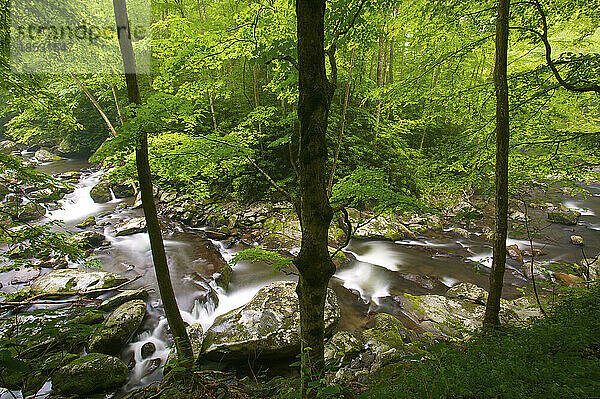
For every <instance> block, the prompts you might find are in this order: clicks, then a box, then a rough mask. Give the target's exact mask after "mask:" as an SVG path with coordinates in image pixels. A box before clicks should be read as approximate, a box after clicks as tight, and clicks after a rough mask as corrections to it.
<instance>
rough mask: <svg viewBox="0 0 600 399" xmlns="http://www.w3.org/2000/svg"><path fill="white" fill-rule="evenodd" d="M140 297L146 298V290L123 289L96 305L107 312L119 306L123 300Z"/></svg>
mask: <svg viewBox="0 0 600 399" xmlns="http://www.w3.org/2000/svg"><path fill="white" fill-rule="evenodd" d="M135 299H140V300H142V301H145V300H147V299H148V291H146V290H141V289H140V290H123V291H121V292H120V293H118V294H117V295H115V296H113V297H112V298H108V299H107V300H105V301H104V302H102V303H101V304H100V306H98V309H99V310H102V311H104V312H108V311H109V310H112V309H115V308H116V307H119V306H121V305H122V304H124V303H125V302H129V301H133V300H135Z"/></svg>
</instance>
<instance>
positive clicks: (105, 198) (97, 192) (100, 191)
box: [90, 181, 112, 204]
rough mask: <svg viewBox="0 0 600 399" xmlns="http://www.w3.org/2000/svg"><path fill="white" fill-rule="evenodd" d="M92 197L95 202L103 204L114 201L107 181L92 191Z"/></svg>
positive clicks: (97, 185)
mask: <svg viewBox="0 0 600 399" xmlns="http://www.w3.org/2000/svg"><path fill="white" fill-rule="evenodd" d="M90 197H92V199H93V200H94V202H96V203H99V204H103V203H105V202H109V201H110V200H112V194H111V193H110V184H109V183H108V182H106V181H101V182H100V183H98V184H96V185H95V186H94V187H92V189H91V190H90Z"/></svg>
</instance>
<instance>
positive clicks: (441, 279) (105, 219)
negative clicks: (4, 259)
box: [0, 160, 600, 398]
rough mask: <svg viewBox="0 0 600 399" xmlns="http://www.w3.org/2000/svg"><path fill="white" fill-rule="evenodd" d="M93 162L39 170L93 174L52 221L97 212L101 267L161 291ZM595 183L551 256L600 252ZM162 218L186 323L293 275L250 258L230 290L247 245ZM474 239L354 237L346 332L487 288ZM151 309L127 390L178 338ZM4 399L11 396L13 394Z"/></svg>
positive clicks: (124, 203)
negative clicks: (412, 297)
mask: <svg viewBox="0 0 600 399" xmlns="http://www.w3.org/2000/svg"><path fill="white" fill-rule="evenodd" d="M88 167H89V165H87V164H86V163H85V162H83V161H73V160H62V161H57V162H52V163H49V164H45V165H41V166H40V167H39V169H40V170H42V171H44V172H47V173H62V172H66V171H70V170H82V171H83V172H84V173H83V175H82V178H81V179H80V181H79V183H78V185H77V188H76V189H75V191H74V192H73V193H71V194H68V195H67V196H66V197H65V198H64V199H63V200H61V202H60V208H59V209H56V210H54V211H51V212H50V213H49V215H48V218H49V219H54V220H62V221H63V222H64V226H63V228H64V229H66V230H70V231H77V230H78V229H77V228H76V227H75V225H77V224H78V223H80V222H82V221H83V220H84V219H85V218H86V217H88V216H90V215H94V216H95V217H96V220H97V225H96V226H95V227H94V229H96V230H98V231H101V232H102V233H103V234H104V235H105V236H106V240H107V241H108V243H109V244H110V245H106V246H102V247H100V248H98V249H96V250H95V252H94V255H95V256H96V257H97V258H98V259H100V261H101V263H102V269H103V270H106V271H111V272H115V273H119V274H122V275H124V276H127V277H129V278H134V277H137V276H141V277H139V278H138V279H137V280H136V281H135V282H134V283H132V284H131V286H130V287H128V288H136V287H149V288H155V287H156V277H155V274H154V269H153V265H152V259H151V253H150V243H149V240H148V237H147V235H146V234H145V233H139V234H133V235H129V236H123V237H117V236H115V231H114V227H113V226H114V225H115V224H117V223H119V222H120V221H124V220H128V219H130V218H132V217H138V216H142V215H143V213H142V211H141V210H140V209H133V208H132V207H131V205H132V200H131V199H128V200H118V199H113V200H112V201H110V202H108V203H105V204H97V203H94V202H93V201H92V199H91V198H90V195H89V193H90V190H91V188H92V187H93V186H94V185H95V184H96V183H98V181H99V179H100V178H101V172H99V171H92V170H89V169H88ZM588 188H589V190H590V191H591V193H592V195H591V196H590V197H587V198H582V199H576V200H575V199H569V200H567V201H565V205H567V206H569V207H571V208H577V209H578V210H579V211H580V212H581V213H582V217H581V219H580V223H579V225H577V226H571V227H568V226H559V225H551V226H550V227H549V228H547V229H546V230H544V231H543V234H542V236H541V237H536V238H535V239H534V246H535V247H536V248H541V249H543V250H544V252H545V253H546V254H547V255H546V256H544V257H542V258H541V260H542V261H546V262H551V261H560V262H576V261H578V260H579V259H581V257H582V254H581V250H580V249H579V248H577V247H574V246H571V245H569V244H568V237H569V236H570V235H571V234H578V235H581V236H583V237H584V240H585V241H586V246H585V248H586V251H588V252H589V253H588V254H587V255H588V256H591V255H596V254H598V253H599V252H600V240H599V239H598V236H599V234H598V230H600V218H598V216H597V215H600V198H598V197H599V196H600V187H599V186H590V187H588ZM162 222H163V228H164V230H165V231H166V233H165V237H164V238H165V248H166V252H167V257H168V261H169V267H170V272H171V278H172V281H173V285H174V290H175V294H176V297H177V301H178V304H179V307H180V310H181V314H182V316H183V319H184V321H185V322H186V323H188V324H190V325H192V324H196V323H199V324H201V325H202V328H203V329H204V331H206V329H208V328H209V327H210V326H211V325H212V323H213V322H214V320H215V318H216V317H218V316H219V315H222V314H224V313H226V312H228V311H230V310H232V309H235V308H237V307H239V306H242V305H244V304H245V303H247V302H248V301H250V299H251V298H252V297H253V296H254V294H255V293H256V292H257V291H258V290H259V289H260V288H261V287H263V286H265V285H266V284H268V283H270V282H272V281H276V280H283V279H290V278H293V277H292V276H284V275H274V274H273V273H272V269H271V268H270V267H269V266H267V265H264V264H250V263H246V262H242V263H240V264H238V265H237V266H236V267H235V268H234V271H233V273H232V274H231V282H230V285H229V287H228V289H227V290H223V289H222V288H220V287H218V286H217V285H216V284H215V282H214V279H213V275H214V274H215V273H217V272H218V269H219V267H220V266H219V265H220V264H222V262H223V259H224V260H225V261H226V260H228V259H230V258H231V256H232V254H233V253H235V252H236V251H238V250H240V249H242V248H244V247H243V246H234V247H232V248H229V249H227V248H225V246H224V245H223V244H222V243H221V242H218V241H212V240H209V239H207V238H206V237H205V236H204V234H203V232H202V229H191V228H187V227H184V226H182V225H179V224H177V223H173V222H170V221H167V220H163V221H162ZM472 236H473V238H472V239H466V238H460V239H457V238H456V237H451V236H449V235H448V236H445V237H441V238H435V239H434V238H426V237H420V238H417V239H413V240H402V241H397V242H389V241H369V240H352V241H351V243H350V245H349V246H348V247H347V248H346V249H345V250H344V251H345V252H346V254H348V255H349V257H350V259H353V260H352V261H350V262H347V263H345V264H344V265H342V266H341V267H339V268H338V270H337V272H336V274H335V275H334V277H333V278H332V280H331V287H332V288H333V289H334V290H335V291H336V294H337V295H338V299H339V302H340V306H341V308H342V320H341V322H340V326H339V328H342V329H347V330H350V331H353V330H356V329H360V328H363V327H364V325H365V324H366V320H367V319H368V316H369V314H370V313H372V312H378V311H386V312H390V313H394V312H397V311H398V309H396V308H395V306H396V305H395V301H393V300H392V299H393V297H394V296H397V295H401V294H402V293H411V294H416V295H419V294H426V293H437V294H443V293H444V292H445V291H446V290H447V289H448V288H449V287H451V286H453V285H455V284H458V283H459V282H472V283H475V284H477V285H479V286H482V287H484V288H487V286H488V278H487V272H488V268H489V266H490V264H491V254H492V248H491V244H490V243H489V242H486V241H484V240H483V239H481V238H480V237H478V236H477V234H473V235H472ZM509 244H517V245H518V246H519V247H520V248H521V249H525V248H527V247H528V246H529V241H527V240H517V239H510V240H509ZM43 272H44V271H43ZM5 274H6V273H5ZM7 279H8V281H10V275H9V276H7V277H6V276H3V277H2V283H3V284H4V285H5V288H6V286H7V284H8V281H7ZM527 284H528V281H527V279H526V278H525V277H524V275H523V272H522V266H519V265H517V264H514V262H511V261H509V264H508V273H507V274H506V279H505V291H504V295H505V297H507V298H514V297H516V296H518V295H519V290H518V289H519V288H520V287H523V286H526V285H527ZM18 288H21V286H18V285H17V286H12V287H11V288H10V290H15V289H18ZM211 289H212V291H213V292H214V293H216V296H217V297H218V299H217V300H215V299H214V298H213V300H208V301H207V300H206V297H207V292H210V291H211ZM148 311H149V315H150V316H149V317H147V318H146V320H145V322H144V325H143V328H142V329H141V331H142V332H141V333H140V334H138V335H137V336H136V337H134V339H133V340H132V343H130V344H129V345H128V346H127V347H126V348H125V349H124V350H123V352H122V354H121V357H122V358H123V359H124V361H125V362H126V363H127V362H128V363H129V364H130V365H131V366H132V368H131V371H130V375H129V378H128V382H127V384H126V386H125V387H124V391H127V390H131V389H134V388H136V387H139V386H144V385H147V384H149V383H151V382H153V381H157V380H160V379H161V378H162V369H161V368H160V366H164V364H165V363H166V361H167V358H168V356H169V352H170V346H171V342H170V340H169V334H168V332H167V327H168V326H167V323H166V319H165V318H164V315H163V311H162V308H161V304H160V299H159V296H158V293H157V292H156V291H152V292H151V297H150V300H149V307H148ZM149 342H151V343H152V344H153V345H154V347H155V351H154V353H153V354H152V355H151V356H148V357H147V358H145V359H144V358H143V357H142V353H141V351H142V347H143V346H144V344H147V343H149ZM48 389H49V386H45V387H44V388H43V391H44V392H48ZM40 393H42V392H40ZM0 396H1V395H0ZM4 397H10V396H6V394H5V395H4V396H2V398H4Z"/></svg>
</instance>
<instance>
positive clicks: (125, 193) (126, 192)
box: [112, 182, 136, 198]
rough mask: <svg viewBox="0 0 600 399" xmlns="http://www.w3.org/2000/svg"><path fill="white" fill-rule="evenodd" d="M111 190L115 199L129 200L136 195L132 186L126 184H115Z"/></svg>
mask: <svg viewBox="0 0 600 399" xmlns="http://www.w3.org/2000/svg"><path fill="white" fill-rule="evenodd" d="M112 190H113V193H114V194H115V197H116V198H129V197H133V196H134V195H135V194H136V193H135V189H134V187H133V185H132V184H131V183H128V182H125V183H118V184H115V185H113V186H112Z"/></svg>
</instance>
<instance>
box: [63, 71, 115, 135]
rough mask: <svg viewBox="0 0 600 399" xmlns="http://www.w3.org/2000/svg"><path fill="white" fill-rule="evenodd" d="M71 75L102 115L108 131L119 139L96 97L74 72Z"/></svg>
mask: <svg viewBox="0 0 600 399" xmlns="http://www.w3.org/2000/svg"><path fill="white" fill-rule="evenodd" d="M69 75H70V76H71V78H73V80H74V81H75V83H77V86H79V88H80V89H81V90H82V91H83V92H84V93H85V95H86V96H87V98H89V100H90V101H91V102H92V104H94V107H95V108H96V110H98V113H99V114H100V116H101V117H102V119H104V122H105V123H106V126H108V130H110V132H111V134H112V135H113V137H117V131H116V130H115V128H114V126H113V125H112V123H110V120H109V119H108V117H107V116H106V114H105V113H104V110H103V109H102V107H101V106H100V104H98V101H96V99H95V98H94V96H92V95H91V93H90V92H89V91H88V89H86V87H85V86H84V85H83V83H81V81H80V80H79V79H78V78H77V76H75V75H74V74H73V73H72V72H69Z"/></svg>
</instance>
